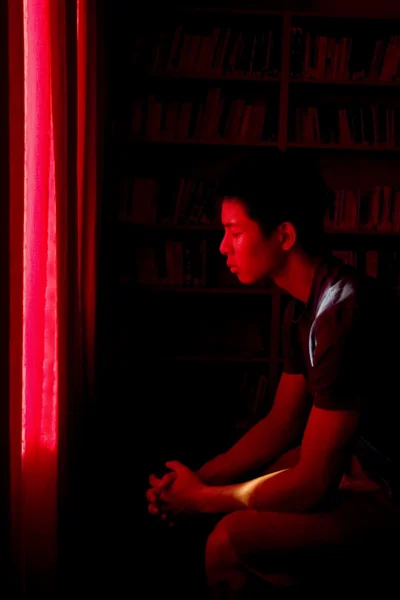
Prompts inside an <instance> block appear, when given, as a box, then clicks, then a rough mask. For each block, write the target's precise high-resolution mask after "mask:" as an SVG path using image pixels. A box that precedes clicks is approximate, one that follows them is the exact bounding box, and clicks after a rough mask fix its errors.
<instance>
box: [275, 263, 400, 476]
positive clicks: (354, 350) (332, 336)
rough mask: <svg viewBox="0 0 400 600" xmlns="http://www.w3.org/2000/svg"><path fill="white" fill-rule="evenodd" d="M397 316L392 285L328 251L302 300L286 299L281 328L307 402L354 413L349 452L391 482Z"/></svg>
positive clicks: (399, 367)
mask: <svg viewBox="0 0 400 600" xmlns="http://www.w3.org/2000/svg"><path fill="white" fill-rule="evenodd" d="M399 317H400V309H399V300H398V297H397V295H396V294H395V293H394V291H392V290H388V289H385V288H384V287H382V286H380V285H379V284H378V282H377V280H375V279H374V278H369V277H364V276H362V275H361V274H360V273H358V272H357V270H356V269H355V268H354V267H351V266H348V265H345V264H344V263H342V262H341V261H340V260H338V259H336V258H335V257H333V256H332V257H331V256H329V257H326V258H325V259H324V260H322V261H321V262H320V263H319V265H318V266H317V268H316V271H315V273H314V277H313V283H312V287H311V293H310V297H309V300H308V302H307V304H304V303H302V302H300V301H299V300H295V299H294V300H291V301H290V302H289V304H288V306H287V308H286V311H285V315H284V321H283V332H282V335H283V338H282V343H283V353H284V371H285V372H286V373H303V374H304V375H305V377H306V379H307V381H308V385H309V391H310V395H311V402H312V404H313V405H314V406H316V407H319V408H323V409H326V410H358V411H360V412H361V420H360V430H359V432H358V436H357V438H355V440H354V453H355V454H356V455H357V456H358V457H359V459H360V462H361V463H362V465H363V467H364V468H365V469H366V470H367V471H368V472H369V473H370V474H371V475H373V476H375V477H383V478H385V479H388V480H390V481H391V482H393V478H394V477H395V475H396V472H397V459H398V456H397V454H398V451H397V447H398V444H397V442H396V437H397V432H396V429H397V423H396V421H395V418H394V415H395V413H396V412H397V404H398V402H399V399H400V379H399V372H400V326H399V323H400V318H399ZM393 485H395V484H394V483H393Z"/></svg>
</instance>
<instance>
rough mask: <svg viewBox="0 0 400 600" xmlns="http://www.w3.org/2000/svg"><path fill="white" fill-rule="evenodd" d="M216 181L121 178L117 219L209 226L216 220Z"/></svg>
mask: <svg viewBox="0 0 400 600" xmlns="http://www.w3.org/2000/svg"><path fill="white" fill-rule="evenodd" d="M216 204H217V198H216V182H213V181H205V180H202V179H200V180H198V179H191V178H184V177H161V178H160V179H153V178H146V177H134V178H133V180H132V179H131V178H130V177H123V178H122V179H121V183H120V195H119V207H120V211H119V218H120V220H121V221H127V222H131V223H137V224H147V225H151V224H156V223H160V224H165V225H167V224H173V225H186V224H189V225H211V224H213V223H216V222H217V219H218V217H219V215H218V214H217V210H216Z"/></svg>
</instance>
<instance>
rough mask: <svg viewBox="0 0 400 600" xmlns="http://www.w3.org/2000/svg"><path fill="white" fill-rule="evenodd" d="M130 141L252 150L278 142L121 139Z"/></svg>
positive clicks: (271, 145)
mask: <svg viewBox="0 0 400 600" xmlns="http://www.w3.org/2000/svg"><path fill="white" fill-rule="evenodd" d="M123 140H125V141H128V142H132V143H134V144H171V145H176V146H177V145H180V146H248V147H252V148H258V147H260V148H277V146H278V143H277V142H268V141H264V140H261V141H259V142H257V141H251V140H224V139H211V140H205V139H183V140H176V139H175V140H174V139H168V138H165V139H163V138H149V137H133V136H132V137H130V138H121V141H123Z"/></svg>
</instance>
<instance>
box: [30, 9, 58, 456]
mask: <svg viewBox="0 0 400 600" xmlns="http://www.w3.org/2000/svg"><path fill="white" fill-rule="evenodd" d="M48 9H49V6H48V0H41V1H38V0H24V82H25V173H24V183H25V185H24V266H23V269H24V278H23V395H22V452H23V454H25V453H27V452H29V451H36V450H38V449H39V448H40V447H45V448H48V449H51V450H54V449H55V447H56V414H57V347H56V342H57V301H56V299H57V266H56V259H57V254H56V194H55V181H54V179H55V171H54V169H55V165H54V139H53V121H52V114H51V68H50V58H51V57H50V36H49V10H48Z"/></svg>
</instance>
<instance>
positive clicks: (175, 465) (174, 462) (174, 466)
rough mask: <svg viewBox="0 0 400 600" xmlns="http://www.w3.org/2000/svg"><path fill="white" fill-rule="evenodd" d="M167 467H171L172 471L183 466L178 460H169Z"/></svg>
mask: <svg viewBox="0 0 400 600" xmlns="http://www.w3.org/2000/svg"><path fill="white" fill-rule="evenodd" d="M165 466H166V467H167V469H171V470H172V471H179V469H181V468H182V467H183V465H182V463H180V462H179V461H177V460H169V461H168V462H166V463H165Z"/></svg>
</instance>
